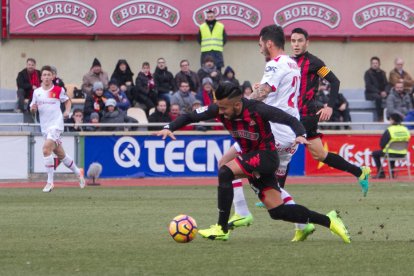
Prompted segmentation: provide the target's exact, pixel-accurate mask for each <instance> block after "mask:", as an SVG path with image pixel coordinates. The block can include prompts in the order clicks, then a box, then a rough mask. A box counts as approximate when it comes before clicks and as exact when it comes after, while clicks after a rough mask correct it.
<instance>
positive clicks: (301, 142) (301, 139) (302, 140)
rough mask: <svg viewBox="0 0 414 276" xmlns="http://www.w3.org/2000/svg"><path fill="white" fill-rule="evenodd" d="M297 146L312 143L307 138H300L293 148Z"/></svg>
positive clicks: (296, 140)
mask: <svg viewBox="0 0 414 276" xmlns="http://www.w3.org/2000/svg"><path fill="white" fill-rule="evenodd" d="M297 144H302V145H310V144H311V143H310V142H309V141H308V140H306V138H305V137H303V136H298V137H296V139H295V142H294V143H293V146H296V145H297Z"/></svg>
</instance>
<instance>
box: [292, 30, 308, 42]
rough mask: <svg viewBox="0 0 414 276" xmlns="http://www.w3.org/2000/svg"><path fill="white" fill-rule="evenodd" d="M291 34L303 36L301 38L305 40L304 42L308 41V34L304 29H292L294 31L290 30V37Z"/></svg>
mask: <svg viewBox="0 0 414 276" xmlns="http://www.w3.org/2000/svg"><path fill="white" fill-rule="evenodd" d="M292 34H303V36H304V37H305V39H306V40H308V39H309V34H308V32H307V31H306V30H305V29H302V28H294V29H293V30H292V33H291V35H292Z"/></svg>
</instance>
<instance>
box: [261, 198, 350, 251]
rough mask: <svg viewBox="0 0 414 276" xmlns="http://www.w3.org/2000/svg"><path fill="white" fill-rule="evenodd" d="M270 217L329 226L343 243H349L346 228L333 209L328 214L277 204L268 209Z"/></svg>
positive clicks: (299, 206)
mask: <svg viewBox="0 0 414 276" xmlns="http://www.w3.org/2000/svg"><path fill="white" fill-rule="evenodd" d="M268 212H269V215H270V217H271V218H273V219H275V220H284V221H289V222H295V223H306V222H311V223H315V224H319V225H322V226H325V227H326V228H329V229H330V230H331V231H332V232H333V233H335V234H337V235H338V236H339V237H341V239H342V240H343V241H344V242H345V243H350V242H351V238H350V237H349V233H348V230H347V229H346V227H345V225H344V224H343V222H342V220H341V219H340V218H339V217H338V215H337V213H336V212H335V211H331V212H329V213H328V215H322V214H320V213H317V212H314V211H311V210H309V209H307V208H306V207H304V206H302V205H298V204H295V205H285V204H282V205H279V206H277V207H275V208H272V209H270V210H268Z"/></svg>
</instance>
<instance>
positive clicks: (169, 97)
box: [16, 55, 414, 131]
mask: <svg viewBox="0 0 414 276" xmlns="http://www.w3.org/2000/svg"><path fill="white" fill-rule="evenodd" d="M370 63H371V64H370V68H369V69H368V70H367V71H366V72H365V75H364V81H365V98H366V100H368V101H374V102H375V108H376V117H377V120H378V121H383V120H384V119H387V118H388V117H389V116H390V114H394V113H396V114H399V115H400V116H401V118H403V120H404V119H405V121H413V120H414V110H413V104H414V98H413V87H414V80H413V79H412V78H411V76H410V74H409V73H408V72H407V71H405V70H404V68H403V67H404V60H403V59H402V58H399V57H398V58H396V59H395V61H394V68H393V69H392V70H391V71H390V73H389V78H388V79H387V74H386V73H385V71H384V70H382V69H381V62H380V59H379V58H378V57H372V58H371V60H370ZM179 65H180V71H179V72H177V73H176V74H175V75H174V74H173V73H172V72H171V71H169V70H168V67H167V61H166V59H165V58H162V57H160V58H158V59H157V61H156V68H155V70H154V72H153V73H152V72H151V71H152V70H151V67H150V63H149V62H147V61H146V62H143V63H142V66H141V68H140V70H139V72H138V74H137V76H136V78H135V81H134V73H133V71H132V69H131V67H130V66H129V64H128V62H127V60H125V59H119V60H118V62H117V63H116V65H115V69H114V71H113V73H112V74H111V78H109V77H108V76H109V75H108V73H106V72H105V71H104V70H103V69H102V64H101V62H100V61H99V60H98V59H97V58H95V59H94V60H93V62H92V66H91V68H90V69H89V71H88V72H87V73H85V74H84V76H83V78H82V84H81V86H80V89H79V90H78V91H77V92H78V94H75V97H82V98H84V99H85V100H84V106H83V109H79V108H78V109H75V110H74V111H73V112H72V113H73V115H72V117H71V119H70V120H69V121H67V122H68V123H73V124H74V126H73V127H70V128H67V130H69V131H91V130H96V129H98V127H97V126H94V127H87V128H85V127H79V126H78V124H80V123H81V122H83V123H94V124H97V123H99V122H116V123H119V122H134V119H133V118H131V117H129V116H128V115H127V111H128V109H129V108H131V107H139V108H141V109H143V110H144V111H145V113H146V116H147V118H148V121H149V122H151V123H153V122H157V123H166V122H169V121H171V120H174V119H175V118H176V117H177V116H179V115H180V114H185V113H188V112H192V111H193V110H194V109H195V108H197V107H201V106H207V105H209V104H211V103H213V102H214V101H215V95H214V90H215V89H216V87H217V86H218V84H219V83H221V82H231V83H234V84H235V85H238V86H240V87H241V89H242V91H243V94H244V96H245V97H246V98H249V96H250V94H251V93H252V91H253V88H252V85H251V83H250V82H249V81H244V82H243V83H242V85H240V82H239V81H238V79H237V78H236V72H235V70H234V69H233V68H232V67H231V66H227V67H226V68H225V69H224V72H223V74H222V73H221V71H220V70H219V69H218V68H217V67H216V65H215V59H214V58H213V57H212V56H209V55H207V56H205V57H204V60H203V63H202V65H201V68H199V70H198V71H197V73H196V72H195V71H193V70H191V69H190V62H189V61H188V60H187V59H183V60H181V61H180V64H179ZM52 68H53V77H54V80H53V82H54V84H55V85H59V86H61V87H64V88H65V84H64V82H63V80H62V79H61V78H60V77H58V74H57V69H56V67H54V66H52ZM16 82H17V88H18V90H17V97H18V108H17V110H16V111H17V112H25V111H26V110H25V107H24V100H25V99H28V100H29V101H30V100H31V96H32V94H33V91H34V89H36V88H37V87H39V86H40V82H41V78H40V72H39V70H37V69H36V60H35V59H33V58H29V59H27V61H26V67H25V68H24V69H23V70H22V71H20V72H19V73H18V76H17V79H16ZM329 89H330V85H329V83H326V82H321V83H320V86H319V90H318V92H317V97H316V99H317V104H318V105H319V106H320V107H323V106H324V105H326V104H327V103H328V101H329V92H330V91H329ZM79 94H80V95H79ZM384 109H386V112H384ZM80 112H82V116H80ZM384 115H385V118H384ZM135 121H136V120H135ZM330 121H331V122H351V116H350V110H349V104H348V101H347V100H346V98H345V97H344V95H342V94H341V93H340V94H339V96H338V99H337V101H336V104H335V107H334V109H333V114H332V117H331V119H330ZM121 128H122V127H114V128H105V129H107V130H119V129H121ZM344 128H345V129H349V126H345V127H344ZM101 129H103V128H101ZM150 129H151V130H156V129H159V127H151V128H150ZM188 129H194V128H193V127H192V126H190V127H189V128H188ZM199 129H204V130H205V129H210V128H205V127H204V128H199ZM335 129H339V127H335Z"/></svg>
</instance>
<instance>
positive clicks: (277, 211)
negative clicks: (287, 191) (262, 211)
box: [268, 204, 285, 220]
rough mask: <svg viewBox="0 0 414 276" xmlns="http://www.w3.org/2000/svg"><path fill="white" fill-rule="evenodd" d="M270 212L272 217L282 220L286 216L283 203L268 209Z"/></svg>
mask: <svg viewBox="0 0 414 276" xmlns="http://www.w3.org/2000/svg"><path fill="white" fill-rule="evenodd" d="M268 212H269V215H270V217H271V218H272V219H275V220H282V219H283V218H284V217H285V208H284V205H283V204H282V205H279V206H277V207H275V208H273V209H270V210H268Z"/></svg>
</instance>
